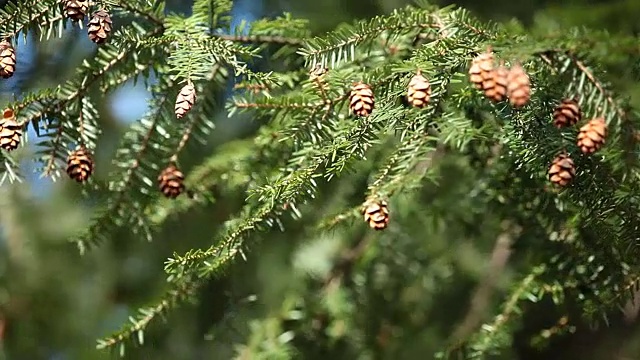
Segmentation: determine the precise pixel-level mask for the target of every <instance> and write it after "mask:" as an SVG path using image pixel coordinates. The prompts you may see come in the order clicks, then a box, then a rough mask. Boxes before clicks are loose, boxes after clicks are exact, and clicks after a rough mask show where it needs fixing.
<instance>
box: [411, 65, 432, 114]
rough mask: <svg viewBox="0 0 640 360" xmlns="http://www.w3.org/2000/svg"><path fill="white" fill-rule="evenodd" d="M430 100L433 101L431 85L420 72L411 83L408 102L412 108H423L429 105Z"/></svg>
mask: <svg viewBox="0 0 640 360" xmlns="http://www.w3.org/2000/svg"><path fill="white" fill-rule="evenodd" d="M429 99H431V85H430V84H429V81H428V80H427V79H426V78H425V77H424V76H422V73H421V72H420V70H418V72H417V73H416V75H415V76H414V77H412V78H411V80H410V81H409V87H408V89H407V100H408V101H409V104H411V105H412V106H414V107H417V108H423V107H425V106H426V105H427V104H428V103H429Z"/></svg>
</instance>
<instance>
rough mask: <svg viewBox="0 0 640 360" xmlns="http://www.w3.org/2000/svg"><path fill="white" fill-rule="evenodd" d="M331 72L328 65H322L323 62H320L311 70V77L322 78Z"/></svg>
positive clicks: (313, 78) (312, 78)
mask: <svg viewBox="0 0 640 360" xmlns="http://www.w3.org/2000/svg"><path fill="white" fill-rule="evenodd" d="M328 72H329V69H327V67H326V66H322V64H320V63H318V64H316V66H314V67H313V68H312V69H311V70H309V79H311V80H315V79H318V78H322V77H323V76H324V75H326V74H327V73H328Z"/></svg>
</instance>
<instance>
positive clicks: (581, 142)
mask: <svg viewBox="0 0 640 360" xmlns="http://www.w3.org/2000/svg"><path fill="white" fill-rule="evenodd" d="M606 137H607V123H606V122H605V121H604V118H603V117H598V118H595V119H591V120H590V121H589V122H588V123H586V124H585V125H584V126H582V127H581V128H580V132H579V133H578V147H579V148H580V150H582V152H583V153H585V154H593V153H594V152H596V151H598V150H599V149H600V148H601V147H602V145H604V143H605V138H606Z"/></svg>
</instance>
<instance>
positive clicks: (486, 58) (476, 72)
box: [469, 49, 494, 90]
mask: <svg viewBox="0 0 640 360" xmlns="http://www.w3.org/2000/svg"><path fill="white" fill-rule="evenodd" d="M493 62H494V57H493V52H492V51H491V49H487V51H486V52H484V53H482V54H480V55H478V56H476V57H475V58H474V59H473V60H472V61H471V67H470V68H469V80H470V81H471V82H472V83H473V84H474V85H475V87H476V88H477V89H480V90H484V89H485V81H487V80H490V79H491V78H492V77H493Z"/></svg>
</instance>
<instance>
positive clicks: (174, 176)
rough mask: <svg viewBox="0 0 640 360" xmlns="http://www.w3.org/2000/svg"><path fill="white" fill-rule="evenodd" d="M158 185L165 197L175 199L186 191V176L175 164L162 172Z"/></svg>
mask: <svg viewBox="0 0 640 360" xmlns="http://www.w3.org/2000/svg"><path fill="white" fill-rule="evenodd" d="M158 185H159V187H160V191H162V194H164V196H166V197H168V198H171V199H175V198H177V197H178V196H179V195H180V194H182V193H183V192H184V190H185V187H184V174H183V173H182V171H180V169H178V168H177V167H176V166H175V165H174V164H171V165H169V166H167V167H166V168H165V169H164V170H162V171H161V172H160V175H159V176H158Z"/></svg>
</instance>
